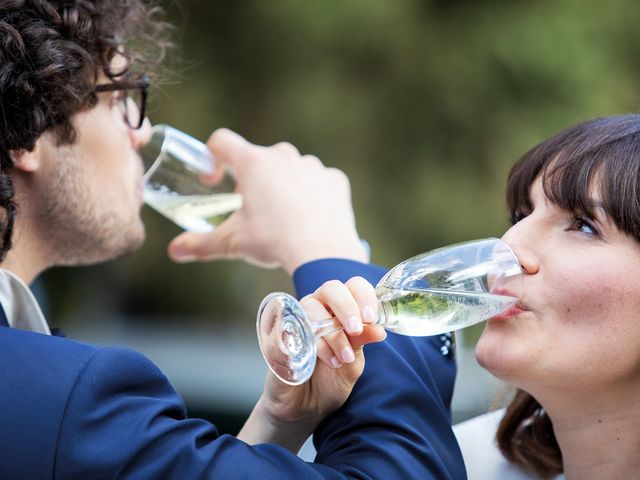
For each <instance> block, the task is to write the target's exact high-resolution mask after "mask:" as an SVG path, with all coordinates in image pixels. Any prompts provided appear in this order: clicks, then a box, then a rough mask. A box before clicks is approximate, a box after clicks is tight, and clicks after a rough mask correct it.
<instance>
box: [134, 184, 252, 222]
mask: <svg viewBox="0 0 640 480" xmlns="http://www.w3.org/2000/svg"><path fill="white" fill-rule="evenodd" d="M143 196H144V202H145V203H146V204H147V205H149V206H150V207H152V208H153V209H154V210H156V211H158V212H160V213H161V214H162V215H164V216H165V217H167V218H168V219H169V220H171V221H173V222H174V223H176V224H177V225H179V226H180V227H182V228H184V229H185V230H188V231H190V232H209V231H211V230H212V229H213V227H216V226H218V225H219V224H220V223H222V222H223V221H224V220H225V219H226V218H227V217H229V215H231V214H232V213H233V212H235V211H236V210H238V209H239V208H240V207H241V206H242V195H240V194H239V193H218V194H214V195H177V194H175V193H172V192H169V191H163V190H154V189H153V188H151V187H150V186H148V185H145V188H144V195H143Z"/></svg>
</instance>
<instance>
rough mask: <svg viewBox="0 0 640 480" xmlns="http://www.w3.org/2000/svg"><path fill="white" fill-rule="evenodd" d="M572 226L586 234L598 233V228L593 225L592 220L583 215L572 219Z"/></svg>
mask: <svg viewBox="0 0 640 480" xmlns="http://www.w3.org/2000/svg"><path fill="white" fill-rule="evenodd" d="M573 226H574V229H575V230H577V231H578V232H581V233H585V234H587V235H598V230H597V229H596V227H595V226H594V225H593V222H591V221H590V220H587V219H586V218H584V217H576V218H575V219H574V223H573Z"/></svg>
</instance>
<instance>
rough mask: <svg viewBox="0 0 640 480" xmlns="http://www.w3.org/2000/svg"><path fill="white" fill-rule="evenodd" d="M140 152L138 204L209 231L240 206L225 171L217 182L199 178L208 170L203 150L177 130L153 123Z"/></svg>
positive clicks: (193, 228)
mask: <svg viewBox="0 0 640 480" xmlns="http://www.w3.org/2000/svg"><path fill="white" fill-rule="evenodd" d="M140 156H141V157H142V161H143V163H144V168H145V174H144V193H143V198H144V202H145V203H146V204H147V205H149V206H150V207H152V208H153V209H154V210H156V211H157V212H159V213H161V214H162V215H164V216H165V217H167V218H168V219H169V220H171V221H173V222H174V223H176V224H177V225H179V226H180V227H182V228H184V229H185V230H188V231H192V232H209V231H211V230H213V228H214V227H216V226H217V225H219V224H220V223H222V222H223V221H224V220H225V219H226V218H227V217H228V216H229V215H231V214H232V213H233V212H234V211H236V210H238V209H239V208H240V207H241V206H242V195H240V194H239V193H237V192H235V191H234V188H235V182H234V181H233V178H232V176H231V174H230V173H229V172H226V171H225V174H224V177H223V178H222V180H221V181H220V182H218V183H215V184H209V183H206V182H203V181H202V177H203V176H207V175H210V174H211V173H212V172H213V164H214V162H213V159H212V158H211V154H210V153H209V149H208V148H207V146H206V145H205V144H204V143H202V142H200V141H199V140H196V139H195V138H193V137H191V136H189V135H187V134H186V133H184V132H181V131H180V130H177V129H175V128H173V127H170V126H168V125H155V126H154V127H153V129H152V134H151V140H150V142H149V143H148V144H146V145H145V146H144V147H142V148H141V149H140Z"/></svg>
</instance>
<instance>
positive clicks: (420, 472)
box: [294, 259, 466, 479]
mask: <svg viewBox="0 0 640 480" xmlns="http://www.w3.org/2000/svg"><path fill="white" fill-rule="evenodd" d="M384 273H386V270H385V269H383V268H381V267H378V266H376V265H371V264H362V263H359V262H354V261H350V260H343V259H327V260H319V261H315V262H310V263H308V264H305V265H303V266H301V267H300V268H299V269H298V270H296V272H295V273H294V283H295V286H296V292H297V295H298V296H299V297H302V296H304V295H306V294H308V293H311V292H312V291H314V290H315V289H316V288H318V287H319V286H320V285H321V284H322V283H324V282H325V281H327V280H331V279H338V280H341V281H346V280H348V279H349V278H351V277H353V276H356V275H359V276H362V277H364V278H366V279H367V280H368V281H369V282H371V283H372V284H373V285H375V284H376V283H377V282H378V280H379V279H380V278H381V277H382V276H383V275H384ZM443 341H445V342H446V340H445V339H443V338H442V337H439V336H436V337H407V336H403V335H396V334H393V333H389V334H388V337H387V339H386V340H385V341H383V342H380V343H376V344H371V345H367V346H366V347H365V360H366V366H365V371H364V374H363V375H362V377H360V379H359V380H358V382H357V383H356V385H355V388H354V391H353V393H352V394H351V396H350V397H349V399H348V400H347V402H346V403H345V405H344V406H343V407H342V408H341V409H340V410H339V411H338V412H336V413H335V414H334V415H332V416H330V417H329V418H328V419H326V420H325V422H323V424H322V425H321V426H320V428H319V429H318V430H317V431H316V432H315V434H314V444H315V447H316V450H317V452H318V454H317V457H316V461H318V462H321V463H323V464H325V465H328V466H334V467H336V466H342V467H345V466H346V467H345V468H347V470H343V471H345V472H346V473H347V474H353V475H354V477H357V474H356V473H355V472H356V470H355V469H354V470H350V467H349V466H357V465H362V464H363V463H366V468H367V471H368V472H372V473H371V478H403V479H405V478H407V479H411V478H416V479H418V478H421V479H435V478H437V479H444V478H455V479H458V478H466V473H465V468H464V463H463V460H462V456H461V453H460V449H459V447H458V444H457V442H456V439H455V437H454V435H453V431H452V429H451V413H450V406H451V397H452V395H453V385H454V381H455V374H456V366H455V360H454V358H453V354H452V352H448V353H447V354H446V355H444V354H443V350H441V348H442V346H443V343H442V342H443ZM445 352H446V350H445ZM357 478H359V477H357Z"/></svg>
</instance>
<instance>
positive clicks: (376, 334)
mask: <svg viewBox="0 0 640 480" xmlns="http://www.w3.org/2000/svg"><path fill="white" fill-rule="evenodd" d="M385 338H387V331H386V330H385V329H384V328H383V327H382V326H381V325H367V326H365V327H364V330H363V331H362V334H361V335H358V336H355V337H349V342H351V348H352V349H353V351H354V353H355V354H356V356H358V354H359V353H360V352H361V351H362V347H363V346H364V345H368V344H369V343H377V342H381V341H382V340H384V339H385Z"/></svg>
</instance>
